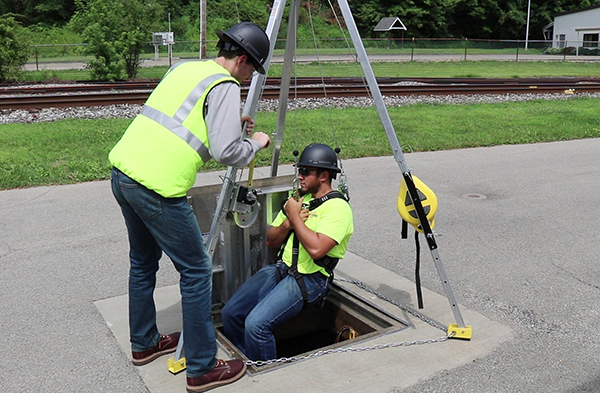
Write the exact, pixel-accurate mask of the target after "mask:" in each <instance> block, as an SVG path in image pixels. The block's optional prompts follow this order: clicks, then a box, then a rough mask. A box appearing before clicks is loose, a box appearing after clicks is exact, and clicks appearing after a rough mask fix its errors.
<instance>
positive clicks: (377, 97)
mask: <svg viewBox="0 0 600 393" xmlns="http://www.w3.org/2000/svg"><path fill="white" fill-rule="evenodd" d="M286 3H287V0H283V1H280V0H275V1H274V3H273V6H272V8H271V14H270V17H269V22H268V24H267V28H266V33H267V36H268V37H269V41H270V44H271V50H270V52H269V57H268V58H267V61H266V62H265V64H264V68H265V70H266V71H267V73H268V69H269V66H270V64H271V57H272V54H273V49H274V48H275V43H276V40H277V35H278V32H279V28H280V26H281V21H282V18H283V11H284V8H285V5H286ZM337 3H338V5H339V7H340V10H341V11H342V16H343V17H344V21H345V23H346V26H347V28H348V32H349V34H350V37H351V39H352V43H353V45H354V49H355V51H356V55H357V57H358V59H359V60H360V64H361V67H362V70H363V73H364V75H365V78H366V80H367V84H368V87H369V90H370V92H371V95H372V97H373V100H374V102H375V107H376V109H377V113H378V115H379V119H380V121H381V123H382V125H383V128H384V130H385V133H386V135H387V138H388V141H389V143H390V146H391V148H392V152H393V154H394V158H395V160H396V162H397V163H398V166H399V167H400V170H401V172H402V176H403V178H404V179H405V180H406V182H407V186H408V189H409V195H410V197H411V199H412V201H413V204H414V205H415V210H416V211H417V214H418V216H419V220H420V222H421V225H422V228H423V232H424V233H425V236H426V238H427V243H428V245H429V249H430V251H431V255H432V257H433V260H434V263H435V266H436V269H437V271H438V275H439V276H440V279H441V281H442V285H443V288H444V291H445V293H446V297H447V298H448V301H449V303H450V307H451V309H452V313H453V315H454V318H455V319H456V324H450V325H449V327H448V334H452V335H453V337H455V338H463V339H470V338H471V335H472V330H471V327H470V326H465V323H464V321H463V318H462V315H461V313H460V310H459V308H458V304H457V303H456V300H455V298H454V294H453V292H452V287H451V286H450V283H449V281H448V277H447V275H446V271H445V269H444V266H443V264H442V261H441V257H440V255H439V252H438V249H437V244H436V242H435V238H434V234H433V232H432V230H431V228H430V226H429V222H428V220H427V217H426V216H425V213H424V211H423V208H422V206H421V201H420V199H419V197H418V192H417V189H416V187H415V185H414V183H413V181H412V177H411V174H410V170H409V168H408V166H407V165H406V162H405V159H404V154H403V153H402V147H401V146H400V143H399V142H398V138H397V136H396V132H395V130H394V126H393V125H392V121H391V119H390V116H389V113H388V111H387V108H386V106H385V103H384V101H383V96H382V94H381V91H380V89H379V85H378V84H377V79H376V78H375V74H374V73H373V69H372V67H371V64H370V62H369V59H368V56H367V52H366V50H365V48H364V45H363V43H362V40H361V38H360V35H359V33H358V28H357V27H356V23H355V21H354V17H353V16H352V12H351V11H350V6H349V5H348V2H347V0H338V1H337ZM299 10H300V0H290V16H289V22H288V35H287V37H286V50H285V54H284V64H283V73H282V77H281V88H280V95H279V108H278V117H277V125H276V129H275V133H274V149H273V150H274V151H273V160H272V164H271V176H273V177H275V176H277V168H278V165H279V155H280V152H281V145H282V143H283V130H284V126H285V116H286V112H287V102H288V97H289V88H290V80H291V71H292V66H293V61H294V55H295V43H296V35H297V28H298V15H299ZM267 73H265V75H266V74H267ZM265 75H260V74H259V75H256V76H255V77H254V78H253V79H252V82H251V84H250V89H249V91H248V94H247V98H246V104H245V107H244V111H243V114H244V115H249V116H252V117H254V114H255V113H256V108H257V105H258V99H259V96H260V92H261V89H262V87H263V86H264V83H265V80H266V76H265ZM242 137H243V136H242ZM236 177H237V170H236V169H235V168H233V167H229V168H228V169H227V173H226V175H225V178H224V180H223V186H222V188H221V193H220V195H219V199H218V201H217V208H216V209H215V214H214V216H213V221H212V225H211V228H210V233H209V236H208V241H207V243H206V245H207V248H208V250H209V253H210V255H211V256H212V255H213V254H214V252H215V247H216V240H217V236H216V234H217V233H218V231H219V227H220V225H222V219H223V217H224V215H225V214H226V213H227V209H228V206H230V204H229V202H230V201H231V198H233V190H234V186H235V183H236V180H237V179H236ZM182 349H183V334H182V335H181V337H180V339H179V343H178V346H177V351H176V352H175V357H174V358H171V359H169V371H171V372H172V373H174V374H176V373H178V372H180V371H183V370H185V358H182V357H181V352H182Z"/></svg>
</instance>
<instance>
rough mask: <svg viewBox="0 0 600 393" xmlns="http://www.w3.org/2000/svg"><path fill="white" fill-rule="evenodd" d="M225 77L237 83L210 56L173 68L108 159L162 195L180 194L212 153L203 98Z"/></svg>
mask: <svg viewBox="0 0 600 393" xmlns="http://www.w3.org/2000/svg"><path fill="white" fill-rule="evenodd" d="M223 82H234V83H237V84H239V82H238V81H237V80H236V79H235V78H233V77H232V76H231V74H230V73H229V72H228V71H227V70H226V69H225V68H223V67H222V66H221V65H219V64H217V63H216V62H215V61H213V60H209V61H201V62H200V61H189V62H184V63H179V64H177V65H176V66H174V67H173V68H171V69H170V70H169V72H168V73H167V74H166V75H165V76H164V78H163V79H162V81H161V82H160V83H159V84H158V86H157V87H156V88H155V89H154V91H153V92H152V94H151V95H150V97H149V98H148V100H147V101H146V103H145V104H144V107H143V108H142V111H141V113H140V114H139V115H138V116H137V117H136V118H135V119H134V120H133V121H132V122H131V124H130V125H129V127H128V128H127V130H126V131H125V134H124V135H123V137H122V138H121V140H120V141H119V142H118V143H117V144H116V145H115V147H114V148H113V149H112V151H111V152H110V153H109V155H108V159H109V161H110V163H111V164H112V165H113V166H115V167H116V168H118V169H119V170H120V171H121V172H123V173H125V174H126V175H127V176H129V177H130V178H132V179H133V180H135V181H137V182H138V183H140V184H142V185H144V186H145V187H146V188H149V189H151V190H153V191H155V192H156V193H158V194H160V195H162V196H164V197H165V198H172V197H180V196H184V195H185V194H186V193H187V191H188V190H189V189H190V188H191V187H192V186H193V185H194V182H195V181H196V173H197V172H198V169H200V167H201V166H202V165H204V163H205V162H207V161H209V160H210V159H211V156H210V152H209V141H208V132H207V129H206V122H205V121H204V113H203V111H204V103H205V101H206V96H207V95H208V93H209V92H210V90H211V89H212V88H213V87H214V86H216V85H217V84H219V83H223Z"/></svg>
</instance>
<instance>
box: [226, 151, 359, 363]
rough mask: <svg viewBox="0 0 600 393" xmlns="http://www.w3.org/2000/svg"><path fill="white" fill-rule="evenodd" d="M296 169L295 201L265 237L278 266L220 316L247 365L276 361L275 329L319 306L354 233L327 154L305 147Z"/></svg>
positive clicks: (255, 278) (253, 279)
mask: <svg viewBox="0 0 600 393" xmlns="http://www.w3.org/2000/svg"><path fill="white" fill-rule="evenodd" d="M297 165H298V179H299V180H300V189H301V192H300V195H301V196H300V198H299V199H298V200H296V199H294V198H293V197H292V198H289V199H288V200H287V201H286V202H285V204H284V205H283V209H282V210H281V211H280V212H279V213H278V215H277V216H276V217H275V220H274V221H273V223H272V224H271V227H270V228H269V231H268V233H267V246H268V247H269V248H271V249H275V250H279V254H278V256H279V261H278V262H277V263H276V264H274V265H267V266H265V267H264V268H262V269H261V270H259V271H258V272H257V273H256V274H255V275H253V276H252V277H250V279H249V280H248V281H246V282H245V283H244V284H243V285H242V286H241V287H240V289H239V290H238V291H237V292H236V293H235V294H234V295H233V296H232V297H231V298H230V299H229V301H228V302H227V304H225V306H224V308H223V309H222V311H221V316H222V320H223V331H224V334H225V336H226V337H227V338H228V339H229V340H230V341H231V342H232V343H233V344H234V345H235V346H236V347H237V348H238V349H239V350H240V351H242V352H243V353H244V354H245V355H246V356H247V357H248V358H249V359H251V360H270V359H276V358H277V348H276V343H275V337H274V335H273V329H274V328H275V326H277V325H279V324H281V323H282V322H284V321H285V320H287V319H289V318H291V317H293V316H295V315H297V314H298V313H300V311H301V310H302V309H303V308H304V307H312V306H315V305H320V304H321V302H322V300H323V299H324V297H325V295H326V294H327V292H328V290H329V285H330V284H331V282H332V280H333V269H334V268H335V266H336V264H337V263H338V261H339V259H341V258H343V257H344V254H345V253H346V249H347V247H348V241H349V240H350V237H351V236H352V233H353V231H354V225H353V216H352V209H351V208H350V205H349V204H348V201H347V200H346V199H345V197H344V196H343V195H342V194H341V193H339V192H338V191H334V190H333V189H332V187H331V182H332V180H333V179H335V177H336V175H337V174H338V173H339V172H340V169H339V168H338V161H337V155H336V154H335V152H334V151H333V149H331V148H330V147H329V146H327V145H323V144H312V145H309V146H307V147H306V148H305V149H304V151H303V152H302V154H301V155H300V159H299V161H298V164H297Z"/></svg>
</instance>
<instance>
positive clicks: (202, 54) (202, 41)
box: [198, 0, 206, 59]
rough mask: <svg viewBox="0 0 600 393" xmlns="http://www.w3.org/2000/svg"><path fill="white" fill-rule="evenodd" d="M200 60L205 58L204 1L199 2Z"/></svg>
mask: <svg viewBox="0 0 600 393" xmlns="http://www.w3.org/2000/svg"><path fill="white" fill-rule="evenodd" d="M198 57H199V58H200V59H204V58H205V57H206V0H200V51H199V54H198Z"/></svg>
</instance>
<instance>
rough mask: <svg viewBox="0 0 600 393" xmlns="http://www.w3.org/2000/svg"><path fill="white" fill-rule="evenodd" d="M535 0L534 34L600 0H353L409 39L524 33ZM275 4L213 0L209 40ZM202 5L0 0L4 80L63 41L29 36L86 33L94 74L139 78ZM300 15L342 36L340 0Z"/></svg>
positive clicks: (357, 14)
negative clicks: (35, 47)
mask: <svg viewBox="0 0 600 393" xmlns="http://www.w3.org/2000/svg"><path fill="white" fill-rule="evenodd" d="M529 2H530V4H531V16H530V28H529V39H530V40H541V39H543V35H542V28H543V27H544V26H546V25H547V24H548V23H550V22H551V21H552V20H553V17H554V15H556V14H557V13H561V12H565V11H571V10H574V9H579V8H583V7H588V6H592V5H599V4H600V0H349V4H350V8H351V9H352V13H353V15H354V19H355V20H356V24H357V26H358V28H359V31H360V34H361V36H362V37H364V38H368V37H376V36H377V35H378V33H375V32H374V31H373V28H374V27H375V25H377V23H378V22H379V21H380V20H381V18H384V17H399V18H400V19H401V20H402V21H403V23H404V24H405V25H406V27H407V31H406V32H405V33H404V37H405V38H411V37H415V38H470V39H474V38H475V39H500V40H514V39H524V38H525V25H526V22H527V5H528V3H529ZM272 3H273V1H272V0H206V5H207V9H206V15H207V18H206V20H207V29H206V31H207V39H208V40H215V39H216V35H215V34H214V30H216V29H220V30H226V29H227V28H229V27H230V26H231V25H233V24H235V23H237V22H238V21H251V22H254V23H256V24H258V25H259V26H263V27H265V26H266V24H267V21H268V19H269V14H270V10H271V6H272ZM287 3H289V2H287ZM287 6H288V7H289V4H287ZM199 8H200V3H199V1H198V0H0V16H1V17H0V39H2V41H3V47H2V48H0V80H6V79H7V76H6V75H13V74H15V75H16V74H18V68H19V62H21V61H23V55H22V54H17V53H16V52H15V51H22V50H23V48H24V47H26V46H27V45H31V44H51V43H56V42H30V41H32V40H33V39H36V40H38V41H39V40H42V39H47V40H57V39H58V38H56V37H60V36H66V35H69V34H71V35H70V36H69V37H77V38H78V39H80V42H71V43H81V42H85V43H86V44H87V45H86V47H85V51H86V52H87V53H86V54H91V55H93V56H94V60H93V61H92V62H91V63H90V64H89V66H90V68H91V69H92V72H93V77H94V78H97V79H122V78H124V77H125V76H127V77H130V78H132V77H135V74H136V71H137V67H138V65H139V55H140V52H141V48H142V46H144V45H146V44H147V43H148V41H150V40H151V36H152V35H151V34H152V32H155V31H168V28H169V26H170V28H171V31H173V32H174V35H175V39H176V41H198V40H199V28H200V26H199V24H200V18H199ZM286 18H287V10H286V12H285V13H284V20H283V22H282V26H281V28H280V36H281V37H280V38H284V37H285V34H286V31H287V27H286V20H287V19H286ZM299 18H300V23H299V28H298V39H299V40H301V39H309V38H311V37H312V30H315V33H316V35H317V36H318V37H327V38H340V37H342V36H343V35H342V33H341V32H340V29H339V28H338V26H337V23H338V20H340V19H342V17H341V12H339V7H338V5H337V2H336V1H335V0H305V1H303V2H302V3H301V12H300V16H299ZM309 22H310V23H309ZM32 37H34V38H32ZM40 37H41V38H40ZM63 40H64V39H63ZM61 43H66V42H61ZM24 45H25V46H24ZM26 57H27V56H25V58H26ZM25 61H26V60H25ZM9 78H10V77H9Z"/></svg>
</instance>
